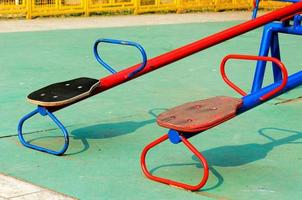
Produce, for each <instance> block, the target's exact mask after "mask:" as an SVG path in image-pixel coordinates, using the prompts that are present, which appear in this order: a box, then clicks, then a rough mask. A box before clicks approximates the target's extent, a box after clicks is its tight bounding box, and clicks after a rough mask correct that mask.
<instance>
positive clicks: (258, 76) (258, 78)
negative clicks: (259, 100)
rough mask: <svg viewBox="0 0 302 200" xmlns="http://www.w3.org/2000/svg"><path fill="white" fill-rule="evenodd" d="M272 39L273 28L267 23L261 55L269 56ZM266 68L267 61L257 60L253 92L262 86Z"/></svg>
mask: <svg viewBox="0 0 302 200" xmlns="http://www.w3.org/2000/svg"><path fill="white" fill-rule="evenodd" d="M271 41H272V28H271V26H270V25H266V26H265V27H264V30H263V35H262V40H261V46H260V51H259V56H268V53H269V49H270V44H271ZM265 68H266V62H265V61H258V62H257V65H256V71H255V75H254V81H253V87H252V91H251V92H252V93H254V92H257V91H259V90H260V89H261V88H262V83H263V79H264V73H265Z"/></svg>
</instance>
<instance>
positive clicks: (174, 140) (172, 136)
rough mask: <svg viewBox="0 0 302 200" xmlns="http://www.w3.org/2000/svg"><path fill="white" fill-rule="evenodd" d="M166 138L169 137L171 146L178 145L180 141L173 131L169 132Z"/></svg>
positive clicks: (176, 133)
mask: <svg viewBox="0 0 302 200" xmlns="http://www.w3.org/2000/svg"><path fill="white" fill-rule="evenodd" d="M168 136H169V140H170V142H171V143H173V144H178V143H180V142H181V141H182V140H181V137H180V135H179V133H178V132H177V131H175V130H173V129H170V130H169V132H168Z"/></svg>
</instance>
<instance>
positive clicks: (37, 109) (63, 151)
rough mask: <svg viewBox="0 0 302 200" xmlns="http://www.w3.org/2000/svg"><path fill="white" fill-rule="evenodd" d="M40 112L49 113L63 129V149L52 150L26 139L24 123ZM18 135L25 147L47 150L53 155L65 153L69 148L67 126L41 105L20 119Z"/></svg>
mask: <svg viewBox="0 0 302 200" xmlns="http://www.w3.org/2000/svg"><path fill="white" fill-rule="evenodd" d="M38 113H39V114H41V115H42V116H46V115H48V116H49V117H50V118H51V119H52V120H53V121H54V123H55V124H56V125H57V126H58V127H59V128H60V129H61V131H62V134H63V136H64V145H63V148H62V149H61V150H59V151H54V150H51V149H48V148H45V147H41V146H37V145H34V144H31V143H29V142H27V141H26V140H25V139H24V137H23V133H22V127H23V123H24V122H25V121H26V120H28V119H29V118H31V117H32V116H34V115H36V114H38ZM18 137H19V140H20V142H21V143H22V144H23V145H24V146H25V147H28V148H31V149H35V150H37V151H42V152H46V153H49V154H53V155H58V156H59V155H62V154H64V153H65V151H66V150H67V148H68V145H69V136H68V132H67V130H66V128H65V127H64V125H63V124H62V123H61V122H60V121H59V120H58V119H57V118H56V117H55V116H54V115H53V114H52V113H51V112H49V111H48V110H47V109H46V108H44V107H40V106H38V107H37V108H36V109H35V110H34V111H32V112H30V113H28V114H27V115H25V116H24V117H22V118H21V119H20V121H19V124H18Z"/></svg>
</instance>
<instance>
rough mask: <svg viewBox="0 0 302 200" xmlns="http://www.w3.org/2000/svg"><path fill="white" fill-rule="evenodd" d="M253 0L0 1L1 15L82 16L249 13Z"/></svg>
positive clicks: (270, 4) (265, 0)
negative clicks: (225, 11)
mask: <svg viewBox="0 0 302 200" xmlns="http://www.w3.org/2000/svg"><path fill="white" fill-rule="evenodd" d="M285 5H286V3H282V2H276V1H272V0H262V1H261V3H260V8H263V9H276V8H279V7H282V6H285ZM252 6H253V0H0V16H2V17H17V16H25V17H26V18H27V19H31V18H33V17H36V16H53V15H66V14H74V15H85V16H89V15H90V14H92V13H102V12H104V13H109V12H110V13H133V14H139V13H146V12H169V11H172V12H177V13H179V12H183V11H190V10H207V11H221V10H239V9H248V10H251V9H252Z"/></svg>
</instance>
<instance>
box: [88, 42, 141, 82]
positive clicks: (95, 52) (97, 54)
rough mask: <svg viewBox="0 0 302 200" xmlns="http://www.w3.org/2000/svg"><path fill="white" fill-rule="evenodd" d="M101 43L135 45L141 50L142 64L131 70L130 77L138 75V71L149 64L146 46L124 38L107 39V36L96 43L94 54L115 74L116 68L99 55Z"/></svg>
mask: <svg viewBox="0 0 302 200" xmlns="http://www.w3.org/2000/svg"><path fill="white" fill-rule="evenodd" d="M99 43H110V44H118V45H127V46H133V47H136V48H137V49H138V50H139V51H140V53H141V55H142V64H141V65H140V66H139V67H138V68H137V69H136V70H135V71H133V72H131V73H130V74H129V77H128V78H131V77H133V76H134V75H136V74H137V73H139V72H140V71H142V70H143V69H144V68H145V66H146V64H147V54H146V52H145V50H144V48H143V47H142V46H141V45H140V44H138V43H136V42H130V41H124V40H115V39H106V38H102V39H98V40H97V41H96V42H95V43H94V46H93V53H94V56H95V58H96V60H97V61H98V62H99V63H100V64H101V65H102V66H103V67H104V68H105V69H107V70H108V71H109V72H110V73H112V74H115V73H116V72H117V71H116V70H114V69H113V68H112V67H111V66H110V65H109V64H107V63H106V62H105V61H104V60H103V59H102V58H101V56H100V55H99V52H98V45H99Z"/></svg>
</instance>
